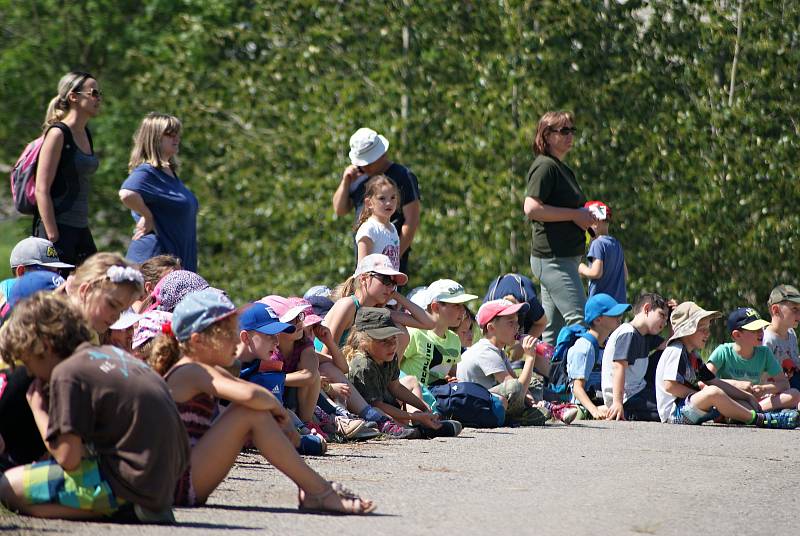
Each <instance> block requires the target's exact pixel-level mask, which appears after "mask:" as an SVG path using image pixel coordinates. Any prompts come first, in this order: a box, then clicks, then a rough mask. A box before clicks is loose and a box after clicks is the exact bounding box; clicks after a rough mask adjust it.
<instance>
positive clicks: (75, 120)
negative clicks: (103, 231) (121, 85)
mask: <svg viewBox="0 0 800 536" xmlns="http://www.w3.org/2000/svg"><path fill="white" fill-rule="evenodd" d="M102 97H103V94H102V93H101V92H100V88H99V87H98V85H97V80H95V78H94V77H93V76H92V75H90V74H89V73H83V72H77V71H75V72H71V73H67V74H66V75H64V76H63V77H62V78H61V80H60V81H59V82H58V95H56V96H55V97H54V98H53V100H51V101H50V105H49V106H48V107H47V115H46V117H45V121H44V130H45V138H44V143H43V144H42V149H41V152H40V153H39V163H38V166H37V171H36V190H35V192H36V212H35V213H34V216H33V234H34V236H38V237H41V238H46V239H48V240H50V241H51V242H52V243H53V244H54V245H55V247H56V250H57V251H58V257H59V258H60V259H61V260H62V261H63V262H66V263H69V264H74V265H76V266H78V265H80V264H81V263H82V262H83V261H84V260H85V259H86V258H87V257H89V256H90V255H92V254H94V253H95V252H96V251H97V248H96V247H95V245H94V239H93V238H92V232H91V231H90V230H89V190H90V188H91V177H92V175H94V173H95V171H97V166H98V165H99V161H98V160H97V157H96V156H95V154H94V146H93V145H92V136H91V134H89V129H88V128H87V127H86V124H87V123H88V122H89V120H90V119H92V118H93V117H94V116H96V115H97V114H98V113H99V112H100V101H101V99H102Z"/></svg>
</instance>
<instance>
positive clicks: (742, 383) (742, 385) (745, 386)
mask: <svg viewBox="0 0 800 536" xmlns="http://www.w3.org/2000/svg"><path fill="white" fill-rule="evenodd" d="M706 367H708V370H710V371H711V372H712V373H714V374H716V373H717V367H716V365H714V363H712V362H711V361H709V362H708V363H706ZM717 379H718V380H719V381H721V382H724V383H727V384H728V385H732V386H733V387H735V388H736V389H740V390H742V391H744V392H746V393H752V392H753V384H752V383H751V382H749V381H747V380H730V379H723V378H717Z"/></svg>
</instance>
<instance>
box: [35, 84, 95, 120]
mask: <svg viewBox="0 0 800 536" xmlns="http://www.w3.org/2000/svg"><path fill="white" fill-rule="evenodd" d="M89 79H94V76H92V75H91V74H89V73H85V72H82V71H72V72H69V73H67V74H65V75H64V76H62V77H61V80H59V81H58V93H57V94H56V96H55V97H53V98H52V99H51V100H50V104H48V105H47V112H46V113H45V116H44V125H42V128H43V130H44V131H45V132H46V131H47V129H49V128H50V127H51V126H53V125H55V124H56V123H58V122H59V121H61V120H62V119H64V118H65V117H66V116H67V113H68V112H69V95H70V93H76V92H79V91H80V90H81V89H82V88H83V84H84V83H85V82H86V81H87V80H89Z"/></svg>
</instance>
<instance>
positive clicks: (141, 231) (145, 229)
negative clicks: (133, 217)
mask: <svg viewBox="0 0 800 536" xmlns="http://www.w3.org/2000/svg"><path fill="white" fill-rule="evenodd" d="M151 232H153V222H152V220H151V219H150V218H145V217H144V216H141V217H140V218H139V221H137V222H136V228H135V229H134V230H133V240H139V239H140V238H142V237H143V236H145V235H147V234H150V233H151Z"/></svg>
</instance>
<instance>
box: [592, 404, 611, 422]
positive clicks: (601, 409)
mask: <svg viewBox="0 0 800 536" xmlns="http://www.w3.org/2000/svg"><path fill="white" fill-rule="evenodd" d="M592 417H594V418H595V419H597V420H598V421H602V420H605V419H607V418H608V408H607V407H605V406H598V407H597V411H595V412H594V413H592Z"/></svg>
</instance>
